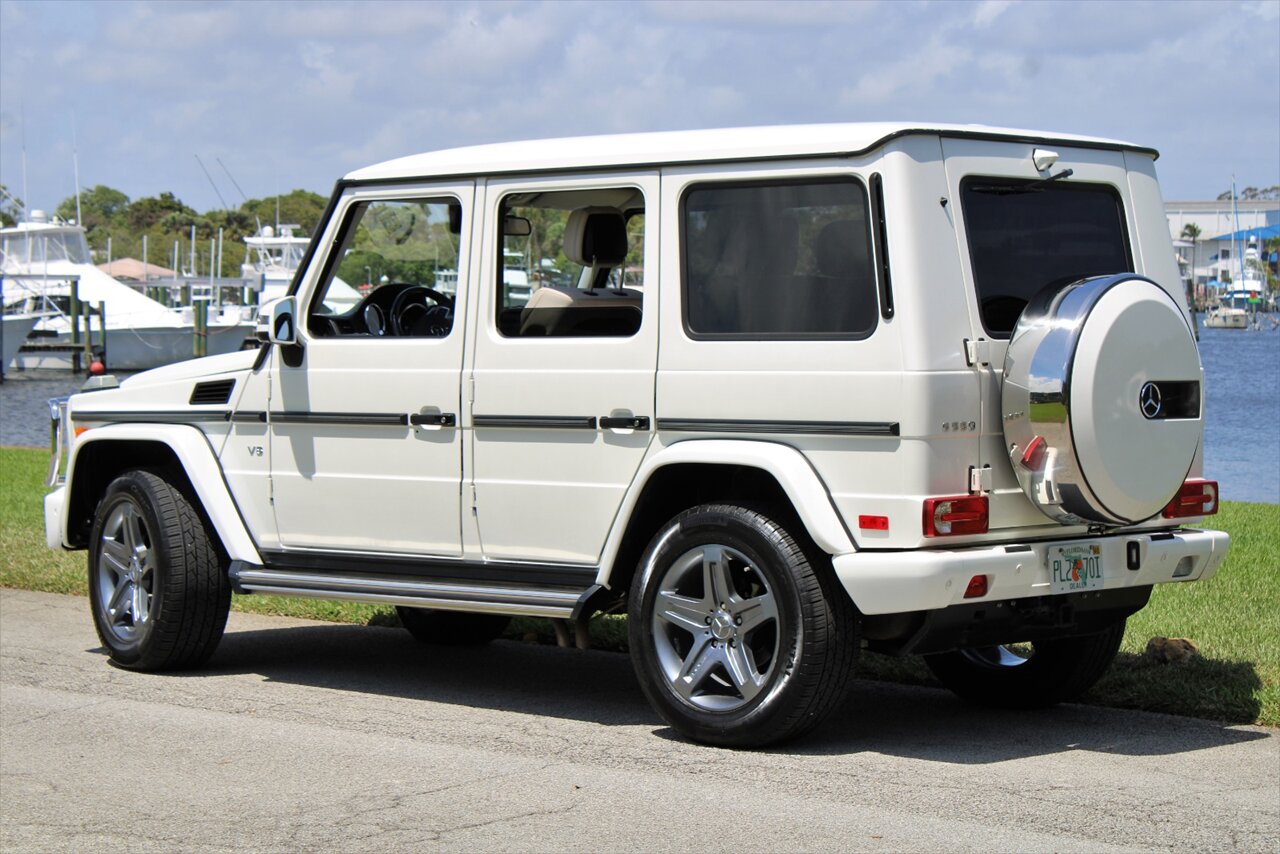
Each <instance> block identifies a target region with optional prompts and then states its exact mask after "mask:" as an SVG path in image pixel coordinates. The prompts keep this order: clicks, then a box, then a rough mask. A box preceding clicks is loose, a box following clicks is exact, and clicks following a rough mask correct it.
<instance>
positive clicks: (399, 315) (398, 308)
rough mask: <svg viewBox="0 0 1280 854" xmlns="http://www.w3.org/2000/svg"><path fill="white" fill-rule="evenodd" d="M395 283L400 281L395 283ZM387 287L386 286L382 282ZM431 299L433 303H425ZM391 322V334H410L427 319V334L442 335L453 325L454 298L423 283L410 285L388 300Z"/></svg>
mask: <svg viewBox="0 0 1280 854" xmlns="http://www.w3.org/2000/svg"><path fill="white" fill-rule="evenodd" d="M395 284H400V283H399V282H396V283H395ZM383 287H384V288H385V287H387V285H383ZM427 300H431V301H432V302H433V303H435V304H434V305H428V304H427ZM387 314H388V315H389V319H390V321H391V334H392V335H398V336H411V335H413V334H414V332H413V330H414V328H415V327H417V326H419V325H420V324H421V323H422V321H423V319H424V318H430V323H431V326H430V327H429V332H428V334H429V335H431V336H436V337H444V336H445V335H447V334H448V333H449V330H450V329H451V328H452V326H453V297H451V296H449V295H448V294H443V293H441V292H440V291H437V290H436V289H435V288H429V287H427V286H426V285H409V286H408V287H406V288H405V289H404V290H402V291H401V292H400V293H398V294H396V298H395V299H394V300H393V301H392V302H391V310H390V311H389V312H387Z"/></svg>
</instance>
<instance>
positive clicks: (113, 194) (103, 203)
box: [56, 184, 129, 231]
mask: <svg viewBox="0 0 1280 854" xmlns="http://www.w3.org/2000/svg"><path fill="white" fill-rule="evenodd" d="M128 209H129V197H128V196H126V195H125V194H124V193H122V192H120V191H119V190H116V189H112V188H111V187H108V186H106V185H104V184H99V185H98V186H96V187H94V188H93V189H91V190H85V191H83V192H82V193H81V194H80V215H81V217H82V218H83V222H81V223H80V224H81V225H83V226H84V227H85V230H87V231H88V230H92V229H95V228H110V227H112V226H114V225H116V224H117V220H119V219H120V218H121V217H122V216H123V215H124V213H125V211H127V210H128ZM56 213H57V215H58V216H60V217H62V218H63V219H65V220H73V219H75V218H76V197H75V196H68V197H67V198H65V199H63V200H62V202H61V203H60V204H59V205H58V209H57V211H56Z"/></svg>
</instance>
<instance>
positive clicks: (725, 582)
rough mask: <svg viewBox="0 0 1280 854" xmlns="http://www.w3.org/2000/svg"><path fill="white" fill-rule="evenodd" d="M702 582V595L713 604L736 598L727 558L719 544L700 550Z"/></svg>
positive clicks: (726, 602) (724, 602)
mask: <svg viewBox="0 0 1280 854" xmlns="http://www.w3.org/2000/svg"><path fill="white" fill-rule="evenodd" d="M702 583H703V588H702V589H703V595H704V596H706V597H707V598H708V599H710V600H711V601H712V602H713V603H715V604H718V605H724V604H728V603H729V602H731V601H734V600H735V599H736V598H737V597H736V595H735V594H734V592H733V579H732V578H731V577H730V575H729V560H728V558H727V556H726V555H725V553H724V549H723V548H721V547H720V546H706V547H704V548H703V550H702Z"/></svg>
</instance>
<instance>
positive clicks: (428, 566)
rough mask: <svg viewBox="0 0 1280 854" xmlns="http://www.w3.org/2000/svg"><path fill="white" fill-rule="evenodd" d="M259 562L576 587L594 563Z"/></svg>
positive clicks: (313, 557) (304, 558)
mask: <svg viewBox="0 0 1280 854" xmlns="http://www.w3.org/2000/svg"><path fill="white" fill-rule="evenodd" d="M261 555H262V560H263V565H264V566H266V567H269V568H271V569H299V570H311V571H313V572H322V573H324V572H328V573H340V572H350V573H359V574H362V575H367V574H374V575H403V576H409V577H413V578H429V579H436V580H441V581H444V580H448V581H486V582H500V583H508V584H513V585H518V586H520V587H577V588H581V589H583V590H586V589H587V588H589V587H590V586H591V585H592V584H594V583H595V580H596V575H597V573H598V572H599V569H598V568H597V567H594V566H580V567H579V566H562V565H547V564H524V563H496V562H490V561H485V562H481V561H464V560H448V559H442V558H408V557H378V556H374V555H364V554H350V555H348V554H333V553H327V554H315V553H310V552H272V551H264V552H261Z"/></svg>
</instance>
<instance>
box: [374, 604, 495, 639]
mask: <svg viewBox="0 0 1280 854" xmlns="http://www.w3.org/2000/svg"><path fill="white" fill-rule="evenodd" d="M396 614H398V615H399V617H400V625H402V626H404V627H405V628H406V629H408V630H409V634H411V635H413V636H414V637H415V638H417V639H418V640H420V641H422V642H423V643H430V644H439V645H443V646H480V645H482V644H486V643H488V642H489V641H491V640H495V639H496V638H498V637H499V636H501V635H502V633H503V632H504V631H505V630H506V628H507V625H508V624H509V623H510V622H511V618H510V617H504V616H502V615H501V614H470V613H466V612H462V611H432V610H429V609H427V608H406V607H404V606H403V605H397V606H396Z"/></svg>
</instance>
